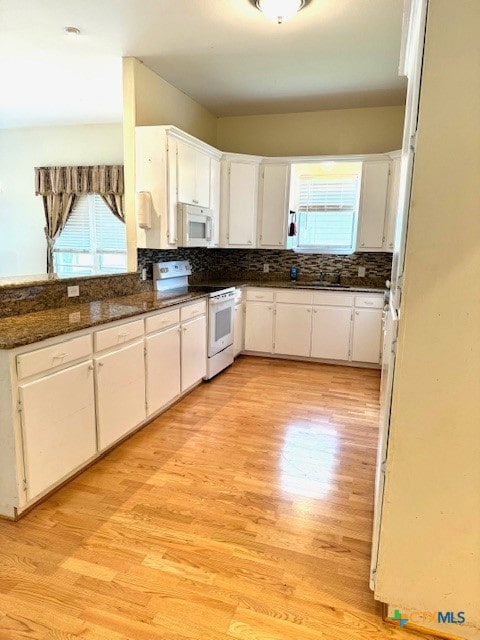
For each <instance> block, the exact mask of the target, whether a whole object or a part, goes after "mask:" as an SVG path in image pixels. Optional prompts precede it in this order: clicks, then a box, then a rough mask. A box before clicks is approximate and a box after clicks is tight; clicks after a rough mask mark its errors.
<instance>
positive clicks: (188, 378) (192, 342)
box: [181, 316, 207, 392]
mask: <svg viewBox="0 0 480 640" xmlns="http://www.w3.org/2000/svg"><path fill="white" fill-rule="evenodd" d="M181 367H182V369H181V370H182V375H181V390H182V392H183V391H186V390H187V389H188V388H190V387H191V386H192V385H194V384H195V383H196V382H199V381H200V380H201V379H202V378H203V377H204V376H205V374H206V372H207V320H206V317H205V316H201V317H199V318H196V319H195V320H191V321H190V322H184V323H183V324H182V337H181Z"/></svg>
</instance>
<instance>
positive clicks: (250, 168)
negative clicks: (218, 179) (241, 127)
mask: <svg viewBox="0 0 480 640" xmlns="http://www.w3.org/2000/svg"><path fill="white" fill-rule="evenodd" d="M222 165H223V166H222V203H221V210H220V211H221V213H220V215H221V223H222V231H221V241H222V246H224V247H236V248H245V249H252V248H254V247H255V246H256V236H257V200H258V165H259V162H258V161H257V160H255V159H254V158H252V159H250V158H249V159H247V160H242V159H235V160H232V159H226V160H223V162H222Z"/></svg>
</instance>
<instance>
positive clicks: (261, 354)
mask: <svg viewBox="0 0 480 640" xmlns="http://www.w3.org/2000/svg"><path fill="white" fill-rule="evenodd" d="M240 355H242V356H255V357H261V358H272V359H273V360H291V361H293V362H316V363H317V364H334V365H336V366H341V367H355V368H356V369H376V370H379V369H381V365H379V364H374V363H371V362H350V361H347V360H327V359H325V358H306V357H303V356H285V355H281V354H277V353H264V352H262V351H242V352H241V354H240Z"/></svg>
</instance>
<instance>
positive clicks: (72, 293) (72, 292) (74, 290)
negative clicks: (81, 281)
mask: <svg viewBox="0 0 480 640" xmlns="http://www.w3.org/2000/svg"><path fill="white" fill-rule="evenodd" d="M79 295H80V287H79V286H78V284H77V285H75V286H71V287H67V296H68V297H69V298H77V297H78V296H79Z"/></svg>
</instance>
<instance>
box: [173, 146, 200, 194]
mask: <svg viewBox="0 0 480 640" xmlns="http://www.w3.org/2000/svg"><path fill="white" fill-rule="evenodd" d="M196 182H197V150H196V149H195V148H194V147H192V146H191V145H189V144H188V143H186V142H183V141H182V140H177V190H178V191H177V192H178V202H186V203H188V204H196V203H195V199H196V198H195V193H196Z"/></svg>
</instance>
